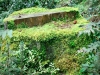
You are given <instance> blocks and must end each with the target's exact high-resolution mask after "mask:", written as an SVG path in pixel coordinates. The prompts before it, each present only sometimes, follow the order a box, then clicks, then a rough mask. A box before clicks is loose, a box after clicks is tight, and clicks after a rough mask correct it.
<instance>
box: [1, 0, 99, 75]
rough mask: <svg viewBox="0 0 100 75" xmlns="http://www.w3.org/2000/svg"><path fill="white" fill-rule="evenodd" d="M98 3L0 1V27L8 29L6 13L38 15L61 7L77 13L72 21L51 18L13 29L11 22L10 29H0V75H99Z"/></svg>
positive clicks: (89, 0) (78, 0)
mask: <svg viewBox="0 0 100 75" xmlns="http://www.w3.org/2000/svg"><path fill="white" fill-rule="evenodd" d="M99 3H100V1H99V0H63V1H62V0H61V1H60V0H24V1H23V0H19V1H18V0H17V1H16V0H0V13H1V14H0V17H1V18H0V25H2V26H1V27H0V28H5V27H6V28H7V24H5V23H3V20H4V18H6V17H8V15H9V14H10V16H13V15H16V14H18V13H19V12H20V13H24V14H25V13H27V14H30V13H34V12H35V13H37V12H42V11H48V10H49V9H47V8H55V7H62V6H71V7H72V8H71V7H68V8H67V9H69V8H70V10H75V11H76V10H77V9H74V8H73V7H77V8H79V10H77V11H79V12H80V14H79V16H78V17H77V18H75V20H73V19H69V18H60V19H53V20H52V21H51V22H49V23H46V24H44V25H43V26H37V27H32V28H29V27H27V26H26V25H25V24H24V23H23V24H20V25H17V27H15V26H14V25H15V24H14V22H11V23H9V24H8V26H9V28H10V29H12V30H8V29H6V28H5V29H6V30H3V29H2V30H0V75H63V74H65V75H100V21H99V20H100V13H99V10H100V9H99V6H100V5H99ZM5 5H6V6H5ZM33 6H34V7H33ZM28 7H32V8H28ZM38 7H42V8H38ZM43 7H44V8H43ZM65 8H66V7H64V10H65ZM20 9H22V10H20ZM32 9H34V11H33V10H32ZM59 9H60V8H56V9H52V10H53V11H55V10H59ZM17 10H19V11H17ZM38 10H39V11H38ZM70 10H66V11H70ZM12 12H13V13H12ZM11 13H12V14H11ZM10 16H9V17H10ZM9 17H8V19H9ZM83 17H85V18H86V19H85V18H83ZM66 19H68V20H66ZM66 21H67V23H66ZM75 21H77V23H76V24H75V23H74V22H75Z"/></svg>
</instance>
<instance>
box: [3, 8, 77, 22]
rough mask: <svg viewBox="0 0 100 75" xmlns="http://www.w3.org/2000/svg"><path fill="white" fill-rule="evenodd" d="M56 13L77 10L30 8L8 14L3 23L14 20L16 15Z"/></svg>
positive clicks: (75, 9) (74, 9)
mask: <svg viewBox="0 0 100 75" xmlns="http://www.w3.org/2000/svg"><path fill="white" fill-rule="evenodd" d="M56 11H62V12H64V11H65V12H70V11H77V12H78V9H77V8H74V7H61V8H55V9H46V8H39V7H32V8H26V9H22V10H19V11H15V12H13V13H12V14H10V15H9V16H8V17H7V18H5V19H4V22H6V21H10V20H14V18H13V17H14V16H16V15H19V14H21V15H23V14H34V13H42V12H56Z"/></svg>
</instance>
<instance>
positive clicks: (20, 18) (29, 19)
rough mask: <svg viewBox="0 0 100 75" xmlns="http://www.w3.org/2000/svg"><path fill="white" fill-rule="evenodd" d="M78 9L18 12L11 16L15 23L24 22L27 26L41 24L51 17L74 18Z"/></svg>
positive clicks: (51, 18)
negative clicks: (29, 12)
mask: <svg viewBox="0 0 100 75" xmlns="http://www.w3.org/2000/svg"><path fill="white" fill-rule="evenodd" d="M78 14H79V13H78V11H70V12H65V11H56V12H42V13H34V14H19V15H16V16H12V18H13V19H14V22H15V24H16V25H18V24H20V23H25V24H26V25H28V26H29V27H32V26H37V25H43V24H45V23H48V22H50V21H52V20H53V19H60V18H64V17H67V18H69V19H75V18H76V17H77V15H78Z"/></svg>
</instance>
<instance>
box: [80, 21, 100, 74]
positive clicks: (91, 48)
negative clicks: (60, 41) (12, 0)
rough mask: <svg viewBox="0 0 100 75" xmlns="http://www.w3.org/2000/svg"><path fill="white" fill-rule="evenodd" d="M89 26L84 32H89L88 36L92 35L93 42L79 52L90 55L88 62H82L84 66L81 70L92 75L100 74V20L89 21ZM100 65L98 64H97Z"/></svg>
mask: <svg viewBox="0 0 100 75" xmlns="http://www.w3.org/2000/svg"><path fill="white" fill-rule="evenodd" d="M87 26H89V27H88V30H87V29H86V30H85V31H84V32H83V33H85V34H86V33H88V36H90V37H92V39H93V43H91V44H90V45H88V47H87V48H82V49H81V50H80V51H79V52H80V53H81V52H82V53H84V54H85V53H87V54H88V57H87V59H86V63H85V64H82V68H81V70H80V72H82V73H84V74H86V73H87V75H90V74H95V75H99V74H100V72H99V71H100V66H99V65H100V64H99V63H100V61H99V60H100V38H99V36H100V22H98V23H89V24H88V25H87ZM97 65H98V66H97Z"/></svg>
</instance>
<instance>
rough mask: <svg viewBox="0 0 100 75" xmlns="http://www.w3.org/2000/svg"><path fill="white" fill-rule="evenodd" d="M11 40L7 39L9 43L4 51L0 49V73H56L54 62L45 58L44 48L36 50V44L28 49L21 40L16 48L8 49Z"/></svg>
mask: <svg viewBox="0 0 100 75" xmlns="http://www.w3.org/2000/svg"><path fill="white" fill-rule="evenodd" d="M2 41H3V40H2ZM11 41H12V40H11ZM11 41H9V43H8V44H7V46H6V48H5V49H6V50H5V51H3V50H0V51H1V54H0V56H2V57H1V58H0V60H2V61H0V74H3V75H8V74H9V75H13V74H14V75H18V74H22V75H31V74H33V75H43V74H48V75H55V74H57V71H59V69H58V68H55V67H54V64H53V63H50V61H49V60H46V54H45V52H46V51H45V50H43V49H41V50H38V49H37V47H36V46H33V47H32V50H30V46H27V45H26V44H25V43H24V42H23V41H21V42H20V43H19V48H16V49H18V50H10V49H11V48H10V45H11ZM14 42H15V41H14ZM2 43H3V42H2ZM28 43H29V41H28ZM30 45H31V44H30ZM1 47H3V46H1ZM17 47H18V46H17ZM6 54H7V55H6Z"/></svg>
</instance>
